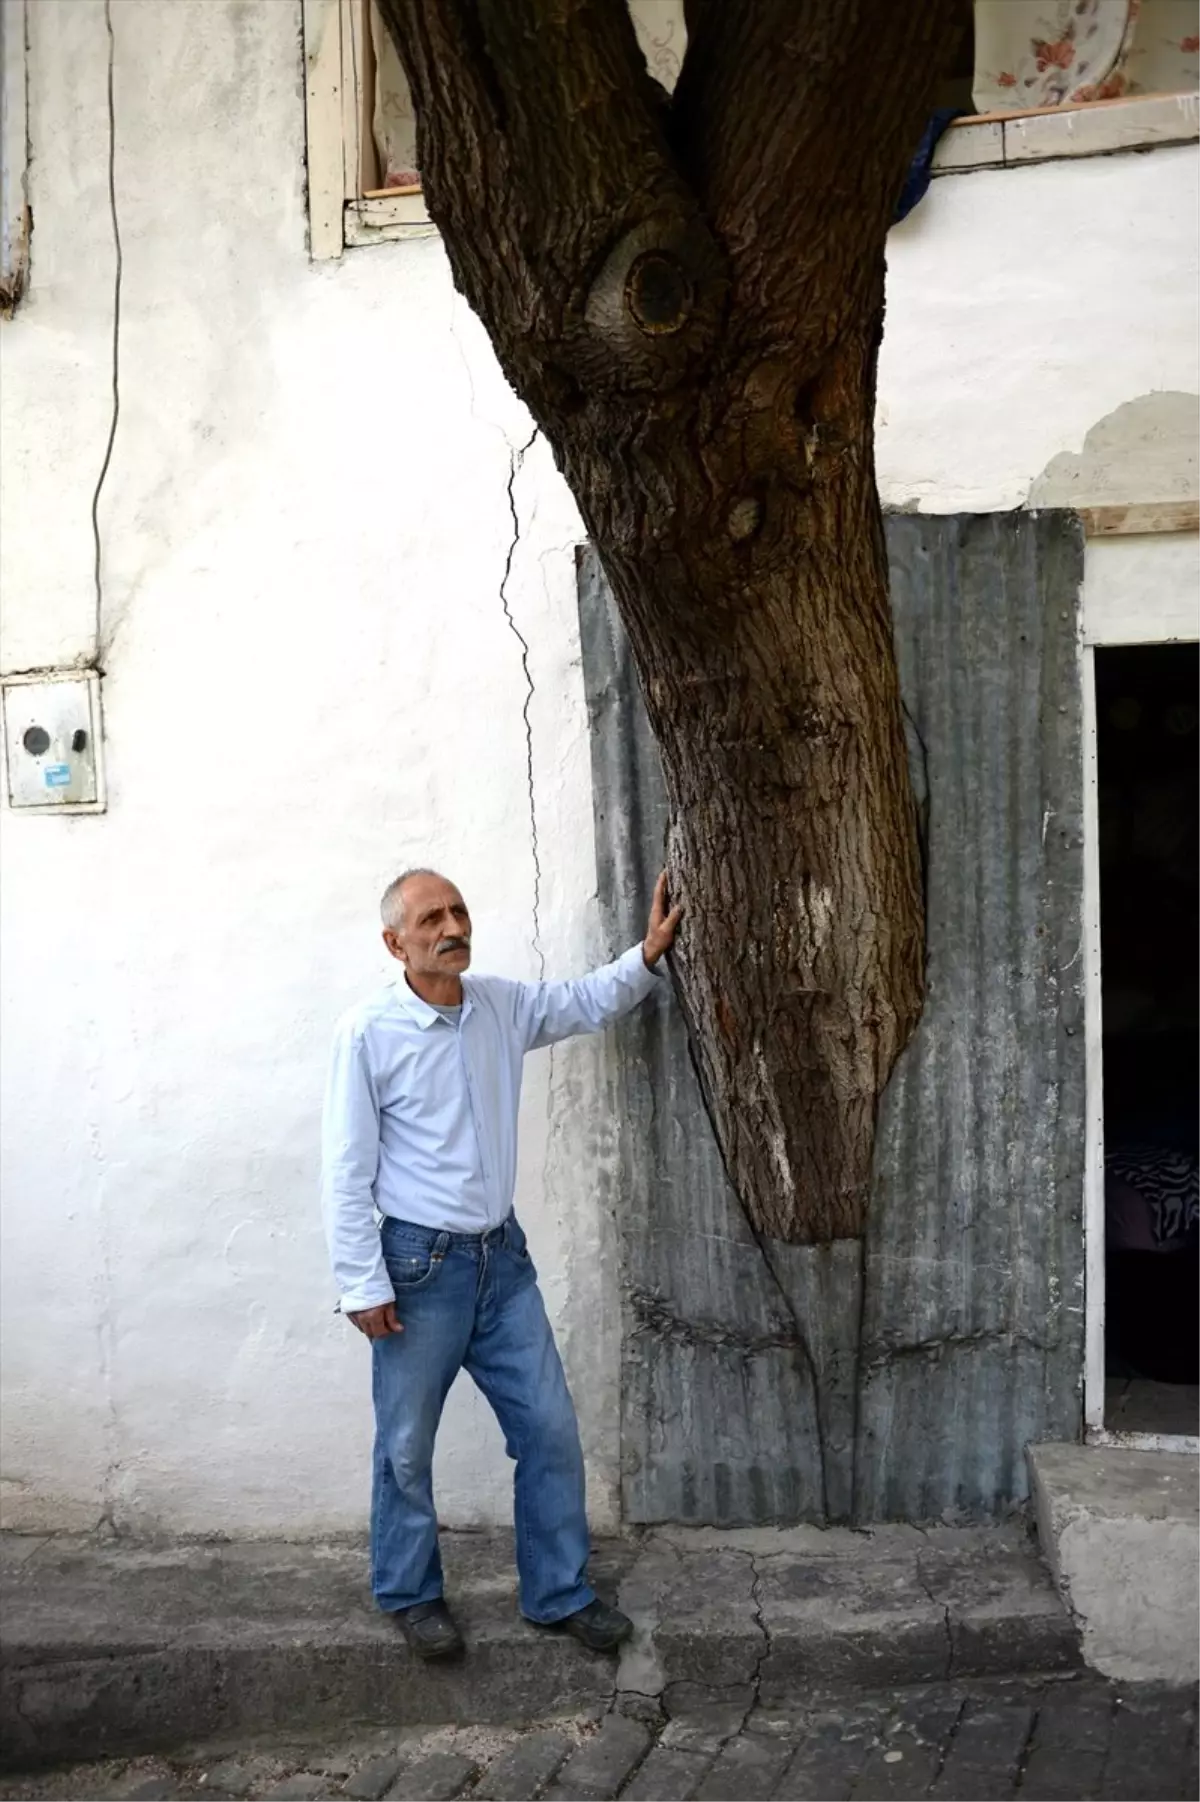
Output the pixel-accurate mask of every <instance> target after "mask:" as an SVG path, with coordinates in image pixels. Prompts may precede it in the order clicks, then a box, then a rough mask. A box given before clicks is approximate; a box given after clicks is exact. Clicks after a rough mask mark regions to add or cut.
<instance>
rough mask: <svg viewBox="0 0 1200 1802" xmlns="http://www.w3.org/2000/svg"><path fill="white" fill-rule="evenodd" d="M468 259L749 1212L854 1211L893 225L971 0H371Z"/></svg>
mask: <svg viewBox="0 0 1200 1802" xmlns="http://www.w3.org/2000/svg"><path fill="white" fill-rule="evenodd" d="M378 4H379V7H380V11H381V13H382V15H383V18H384V19H385V21H386V23H387V26H388V28H389V30H390V31H391V33H392V36H393V38H394V40H395V42H396V46H397V49H398V51H399V54H400V56H401V59H402V61H403V63H404V66H405V69H406V71H407V74H408V78H409V81H410V83H411V86H412V91H413V98H414V104H415V108H416V113H417V122H418V158H419V163H420V167H421V173H422V179H423V182H424V187H425V193H426V197H427V202H428V206H429V211H430V214H431V216H432V218H433V219H434V220H435V222H436V223H437V225H438V226H439V227H440V229H441V232H442V235H443V238H444V241H445V245H446V250H447V254H448V256H449V259H450V263H451V267H452V270H453V273H454V279H455V282H456V283H457V285H458V287H459V288H460V290H461V291H462V293H463V294H464V295H465V296H466V298H467V300H468V301H469V302H470V304H471V305H472V307H473V308H474V309H475V311H476V312H477V313H478V314H479V316H480V318H481V319H482V321H483V323H484V325H485V327H486V328H487V330H488V332H489V334H490V336H491V339H492V343H493V345H494V346H495V349H496V352H497V355H498V357H499V359H500V362H501V365H502V366H503V368H504V371H505V373H506V375H507V376H508V378H509V380H510V381H511V382H512V384H513V386H514V388H515V389H516V390H517V392H518V393H519V394H520V395H521V396H522V398H523V399H524V401H525V402H526V404H527V405H528V407H529V409H530V412H531V413H532V415H533V417H534V419H535V421H536V422H537V424H538V426H539V427H540V428H541V430H542V431H543V432H544V433H545V435H546V437H547V439H548V440H549V442H550V444H551V446H552V447H553V450H554V454H555V456H556V458H557V461H558V464H559V466H560V468H561V469H562V471H563V473H564V475H565V476H566V479H567V481H568V483H569V484H570V486H571V488H572V490H573V492H574V494H575V497H576V500H577V501H578V504H579V507H580V511H581V513H582V515H583V519H584V522H585V524H586V526H587V529H588V531H589V533H590V534H591V536H592V539H593V541H594V543H595V545H596V547H597V550H598V551H599V554H600V556H601V558H602V559H603V562H604V565H605V568H606V570H607V571H608V575H609V579H610V581H611V583H612V586H613V591H614V594H615V596H616V599H617V603H618V606H619V607H620V610H621V614H622V617H623V619H624V622H625V626H626V629H627V631H628V634H629V638H630V642H631V645H632V647H633V652H634V656H635V659H636V662H637V665H638V670H639V674H640V677H641V682H642V687H643V691H644V694H645V699H646V705H647V710H648V713H649V717H650V721H651V725H652V727H653V729H654V732H655V735H656V737H657V739H658V743H659V746H660V749H661V752H662V760H663V769H664V775H665V779H666V783H667V789H668V794H669V797H670V804H671V828H670V843H669V846H668V862H669V867H670V872H671V882H672V890H673V894H674V895H675V897H676V898H678V899H681V900H682V901H683V902H684V905H685V909H686V912H685V922H684V927H683V929H682V931H681V934H680V938H679V940H678V942H677V947H676V950H675V953H674V957H673V962H674V971H675V976H676V981H677V986H678V990H679V994H680V998H681V1000H682V1002H683V1005H684V1007H685V1010H686V1013H687V1018H688V1023H689V1028H690V1031H691V1035H692V1041H693V1046H694V1050H695V1054H696V1059H697V1064H698V1068H699V1071H700V1076H701V1081H702V1084H703V1087H704V1090H705V1093H706V1097H707V1100H708V1104H709V1108H710V1112H711V1115H712V1119H713V1124H714V1128H715V1130H716V1133H717V1137H718V1140H719V1142H720V1145H721V1150H722V1153H723V1156H724V1158H725V1162H726V1166H727V1168H728V1171H729V1175H730V1178H731V1180H732V1182H733V1184H734V1187H735V1188H736V1190H737V1192H738V1194H739V1196H740V1197H741V1200H742V1203H743V1206H744V1207H745V1208H746V1210H747V1213H748V1215H749V1217H750V1220H751V1222H752V1224H753V1225H754V1227H755V1228H756V1230H758V1231H760V1232H766V1233H769V1234H772V1235H774V1236H777V1237H779V1238H782V1239H787V1240H792V1241H797V1242H824V1241H828V1240H832V1239H837V1238H847V1237H857V1236H859V1235H860V1234H861V1233H862V1231H863V1228H864V1220H865V1211H866V1205H867V1194H868V1184H869V1178H870V1165H871V1151H872V1143H873V1137H874V1122H875V1113H876V1104H877V1100H878V1096H879V1094H880V1092H881V1091H882V1089H883V1087H884V1084H885V1083H886V1081H887V1078H888V1075H889V1072H890V1070H891V1068H892V1064H893V1062H894V1060H895V1058H896V1056H897V1054H898V1053H899V1051H900V1050H901V1049H902V1048H903V1046H904V1044H905V1042H906V1040H907V1039H908V1037H909V1035H910V1033H911V1032H912V1029H913V1027H914V1025H915V1023H916V1020H917V1017H918V1015H919V1012H920V1006H921V994H922V959H923V921H922V901H921V892H920V872H919V863H918V849H917V838H916V822H915V814H914V807H913V801H912V796H911V793H910V789H909V782H908V770H907V762H906V757H905V741H904V732H903V725H902V719H901V710H900V700H899V692H898V687H897V680H896V670H895V662H894V657H893V651H892V642H891V629H890V621H889V614H888V604H887V566H886V561H885V556H884V545H883V532H882V521H881V517H880V509H879V502H878V498H877V495H876V491H875V483H874V473H873V459H872V429H873V414H874V400H875V364H876V355H877V351H878V346H879V340H880V335H881V331H882V321H883V282H884V242H885V238H886V234H887V230H888V226H889V223H890V221H891V218H892V215H893V210H894V205H895V200H896V196H897V194H898V192H899V188H900V185H901V183H902V180H903V177H904V173H905V170H906V168H907V165H908V161H909V158H910V156H911V154H912V151H913V148H914V146H915V144H916V142H917V140H918V138H919V136H920V133H921V130H922V127H923V125H924V122H925V120H926V119H927V117H928V113H929V109H930V106H931V104H932V96H933V92H934V86H935V82H936V79H937V75H938V72H939V67H940V64H941V61H942V59H943V57H944V54H945V52H946V50H947V49H948V48H951V49H952V48H953V39H954V35H955V32H956V29H957V27H958V25H959V22H960V21H959V14H960V8H961V4H962V0H921V3H920V4H919V5H915V6H910V5H906V4H897V0H690V3H689V5H688V7H687V30H688V47H687V52H686V56H685V59H684V65H683V71H682V74H681V77H680V81H679V84H678V87H677V88H676V91H675V93H674V95H673V96H672V97H670V98H668V96H667V95H666V94H665V93H664V92H663V90H662V89H661V88H660V87H659V86H658V85H657V83H656V82H654V80H653V79H652V78H651V76H650V75H649V73H648V72H647V69H646V66H645V61H644V58H643V57H642V55H641V53H640V51H639V49H638V46H637V42H636V39H635V36H634V32H633V27H632V24H631V22H630V19H629V15H628V12H627V9H626V5H625V0H378Z"/></svg>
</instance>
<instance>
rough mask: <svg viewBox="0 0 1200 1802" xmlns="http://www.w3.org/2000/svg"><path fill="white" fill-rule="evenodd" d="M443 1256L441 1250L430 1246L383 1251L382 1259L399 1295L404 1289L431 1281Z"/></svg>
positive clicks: (440, 1264)
mask: <svg viewBox="0 0 1200 1802" xmlns="http://www.w3.org/2000/svg"><path fill="white" fill-rule="evenodd" d="M444 1256H445V1254H444V1253H443V1252H440V1251H436V1250H434V1248H433V1247H432V1246H426V1247H423V1248H422V1249H421V1250H419V1251H418V1250H416V1249H414V1250H412V1251H411V1252H410V1251H406V1250H397V1251H385V1252H384V1254H383V1261H384V1264H385V1265H386V1266H387V1273H388V1277H389V1279H390V1280H391V1285H392V1288H393V1289H394V1290H395V1291H396V1294H397V1295H399V1294H400V1293H401V1291H402V1290H405V1289H420V1288H423V1287H424V1285H425V1284H426V1283H431V1282H432V1281H433V1279H434V1277H435V1276H436V1275H437V1273H438V1271H439V1270H440V1269H441V1267H442V1259H443V1257H444Z"/></svg>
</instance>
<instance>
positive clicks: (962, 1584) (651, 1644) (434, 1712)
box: [0, 1523, 1079, 1766]
mask: <svg viewBox="0 0 1200 1802" xmlns="http://www.w3.org/2000/svg"><path fill="white" fill-rule="evenodd" d="M443 1553H444V1559H445V1563H446V1571H447V1593H448V1596H449V1599H450V1600H451V1602H452V1604H453V1605H454V1607H455V1609H456V1612H457V1614H458V1616H459V1618H460V1620H461V1621H462V1624H463V1627H464V1629H465V1631H466V1634H467V1638H468V1641H469V1646H470V1651H469V1654H468V1658H467V1660H466V1662H465V1663H463V1664H462V1665H459V1666H452V1667H443V1668H441V1669H439V1668H437V1667H436V1666H435V1667H429V1666H423V1665H420V1664H418V1663H416V1662H415V1661H413V1660H411V1659H410V1658H409V1655H408V1653H407V1651H406V1650H405V1648H404V1646H403V1644H402V1642H401V1641H400V1640H399V1637H398V1635H397V1633H396V1629H395V1627H394V1625H393V1624H392V1623H391V1622H389V1621H388V1620H387V1619H386V1618H384V1617H382V1616H380V1615H378V1614H377V1613H375V1612H374V1611H373V1610H372V1607H371V1604H370V1598H369V1594H368V1587H367V1568H366V1555H365V1551H364V1550H363V1548H362V1547H361V1546H358V1545H346V1544H326V1545H317V1544H301V1545H292V1544H284V1543H274V1542H262V1541H242V1542H233V1543H209V1542H204V1543H188V1544H180V1543H148V1542H145V1541H129V1540H122V1539H112V1538H107V1539H99V1538H76V1537H69V1538H68V1537H54V1538H44V1539H36V1538H26V1537H18V1536H14V1535H5V1536H2V1537H0V1729H2V1731H3V1758H4V1760H5V1762H7V1763H8V1764H10V1765H13V1764H20V1765H25V1766H31V1765H33V1764H35V1763H39V1762H44V1761H47V1760H51V1759H65V1758H80V1757H94V1756H99V1755H101V1754H104V1753H112V1752H130V1751H149V1750H155V1749H160V1748H167V1747H171V1746H175V1745H180V1744H183V1743H185V1742H187V1741H195V1740H199V1739H202V1738H205V1737H213V1736H217V1735H230V1734H233V1735H236V1734H237V1733H239V1732H248V1731H253V1732H256V1733H267V1732H273V1731H281V1730H286V1729H288V1728H289V1727H292V1726H295V1725H297V1724H303V1726H304V1727H305V1729H306V1730H308V1731H311V1730H313V1728H315V1727H317V1726H319V1725H320V1724H321V1723H323V1722H324V1723H328V1724H329V1725H330V1726H336V1727H343V1726H344V1725H345V1724H346V1723H347V1722H361V1723H364V1724H368V1725H376V1724H389V1725H405V1724H409V1723H414V1724H415V1723H418V1722H421V1723H431V1722H438V1721H444V1722H459V1723H468V1722H470V1723H487V1722H512V1721H521V1720H532V1719H540V1718H544V1717H545V1716H547V1715H548V1714H551V1713H556V1712H561V1713H570V1712H572V1711H579V1710H581V1709H586V1708H588V1707H590V1706H594V1705H596V1704H607V1703H608V1702H610V1701H611V1700H612V1699H613V1697H614V1695H616V1696H617V1697H618V1698H620V1697H621V1696H623V1695H624V1696H627V1697H628V1698H629V1699H630V1700H631V1701H632V1699H633V1698H634V1697H636V1696H639V1695H640V1696H645V1697H654V1698H662V1697H664V1696H668V1697H669V1696H670V1695H674V1696H676V1698H678V1697H679V1696H681V1695H685V1694H686V1693H687V1688H688V1686H698V1687H699V1688H703V1689H704V1690H705V1691H707V1692H711V1691H713V1690H719V1691H721V1692H722V1694H723V1696H724V1697H725V1699H726V1700H727V1701H728V1704H729V1706H730V1708H733V1709H735V1710H741V1711H743V1712H744V1711H745V1709H746V1708H748V1707H749V1705H750V1703H751V1701H755V1702H757V1703H758V1705H759V1706H760V1707H763V1708H768V1709H769V1708H774V1707H786V1706H789V1705H791V1704H793V1703H794V1702H795V1701H796V1699H797V1698H798V1697H801V1696H803V1697H808V1698H811V1697H812V1696H813V1695H815V1694H819V1693H828V1692H831V1691H836V1690H838V1689H845V1688H855V1689H880V1688H883V1687H886V1686H895V1685H902V1684H908V1683H928V1682H931V1681H938V1680H942V1679H945V1678H947V1677H954V1678H960V1677H976V1676H993V1675H1008V1674H1011V1673H1028V1672H1051V1671H1060V1670H1065V1669H1069V1668H1073V1667H1074V1666H1076V1665H1077V1664H1078V1662H1079V1652H1078V1644H1077V1638H1076V1633H1075V1630H1074V1627H1073V1625H1072V1623H1071V1621H1070V1618H1069V1616H1068V1615H1067V1614H1066V1612H1065V1610H1064V1609H1063V1607H1062V1604H1061V1602H1060V1601H1059V1599H1058V1596H1057V1594H1056V1592H1055V1590H1054V1587H1053V1584H1052V1582H1051V1580H1050V1577H1049V1574H1048V1572H1047V1571H1046V1569H1045V1567H1044V1565H1043V1564H1042V1562H1041V1560H1040V1558H1039V1557H1038V1555H1037V1551H1036V1548H1035V1547H1034V1545H1033V1543H1032V1541H1031V1540H1030V1538H1029V1536H1028V1534H1027V1533H1026V1531H1025V1529H1024V1527H1023V1526H1022V1525H1020V1524H1018V1523H1013V1524H1011V1525H1008V1526H999V1527H980V1528H929V1529H917V1528H913V1527H906V1526H887V1527H879V1528H877V1529H874V1530H872V1531H870V1532H851V1531H849V1530H843V1529H836V1528H835V1529H825V1530H823V1529H818V1528H813V1527H794V1528H784V1529H771V1528H754V1529H742V1530H736V1529H734V1530H718V1529H705V1528H700V1529H695V1528H692V1529H687V1528H660V1529H656V1530H653V1531H648V1532H643V1533H640V1534H638V1535H636V1536H633V1535H631V1536H630V1537H628V1538H625V1539H621V1540H608V1541H603V1542H601V1543H600V1544H599V1545H598V1546H597V1548H596V1551H595V1555H594V1558H593V1574H594V1579H595V1581H596V1584H597V1587H598V1589H599V1590H600V1591H601V1593H602V1594H605V1595H607V1596H608V1597H610V1598H612V1597H615V1598H616V1599H618V1600H619V1601H620V1604H621V1606H622V1607H624V1608H625V1610H626V1611H627V1613H629V1614H630V1616H631V1617H632V1618H633V1620H634V1622H635V1627H636V1631H635V1634H634V1637H633V1639H632V1641H631V1642H630V1643H629V1644H628V1645H627V1646H626V1647H625V1648H623V1651H622V1655H621V1658H620V1660H619V1661H613V1660H608V1659H597V1658H595V1657H593V1656H591V1655H590V1654H588V1653H587V1652H585V1651H583V1649H582V1648H581V1647H579V1646H577V1645H576V1644H575V1643H574V1642H573V1641H571V1640H569V1639H566V1638H565V1637H564V1636H562V1635H558V1634H548V1633H545V1632H543V1631H539V1630H538V1629H537V1628H534V1627H531V1626H529V1625H527V1624H526V1623H525V1622H524V1621H522V1620H521V1619H520V1617H519V1615H518V1613H517V1607H516V1593H515V1590H516V1586H515V1576H514V1572H513V1567H512V1547H511V1539H510V1536H509V1535H507V1534H500V1533H494V1534H493V1533H447V1534H445V1535H444V1536H443Z"/></svg>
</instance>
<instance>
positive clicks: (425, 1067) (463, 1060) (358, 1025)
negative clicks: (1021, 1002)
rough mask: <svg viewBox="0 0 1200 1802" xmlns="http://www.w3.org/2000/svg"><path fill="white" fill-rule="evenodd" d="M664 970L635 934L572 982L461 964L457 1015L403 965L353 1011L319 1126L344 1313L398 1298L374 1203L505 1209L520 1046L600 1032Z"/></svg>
mask: <svg viewBox="0 0 1200 1802" xmlns="http://www.w3.org/2000/svg"><path fill="white" fill-rule="evenodd" d="M658 980H660V978H659V977H658V976H657V975H656V973H655V971H653V970H649V969H647V968H646V964H645V960H644V959H643V957H642V947H641V946H640V945H635V946H634V947H633V949H632V950H630V951H626V952H625V954H624V956H623V957H619V958H618V959H617V960H616V962H615V963H611V964H606V965H605V966H604V968H603V969H600V970H593V971H592V973H591V975H590V976H581V977H579V978H578V979H577V980H575V981H572V982H508V981H506V980H505V979H504V978H503V977H499V976H471V975H467V976H464V977H463V979H462V990H463V1000H462V1011H461V1014H460V1016H459V1018H458V1020H457V1022H454V1021H452V1020H448V1019H446V1018H445V1016H444V1015H442V1014H440V1013H439V1012H438V1010H437V1009H436V1008H434V1007H430V1006H429V1005H428V1004H427V1003H426V1002H424V1001H422V1000H421V997H420V996H419V995H417V994H415V993H414V992H413V990H412V989H410V988H409V986H408V983H407V982H406V981H405V979H404V977H403V976H400V977H398V978H397V979H396V981H395V982H394V983H391V984H389V985H388V987H387V988H386V989H384V990H383V991H382V993H381V994H379V995H377V996H375V997H373V998H372V999H371V1000H369V1001H364V1002H362V1003H360V1004H359V1006H357V1007H355V1008H352V1009H351V1011H350V1012H349V1013H348V1014H346V1015H345V1016H344V1018H343V1019H342V1020H341V1021H340V1022H339V1025H338V1028H337V1032H336V1035H335V1038H334V1046H333V1058H332V1061H331V1064H330V1069H329V1081H328V1085H327V1087H326V1091H325V1115H324V1127H323V1133H322V1207H323V1212H324V1217H325V1232H326V1237H327V1238H328V1240H329V1251H330V1257H331V1259H332V1262H333V1273H334V1278H335V1280H336V1282H337V1285H338V1288H339V1289H340V1291H341V1305H342V1310H343V1312H344V1313H352V1312H356V1311H357V1310H359V1309H362V1308H377V1307H379V1306H381V1304H382V1303H384V1302H389V1301H391V1300H392V1299H393V1291H392V1285H391V1283H390V1281H389V1280H388V1274H387V1270H386V1268H385V1266H384V1262H383V1254H382V1249H381V1245H380V1238H379V1227H378V1224H377V1218H376V1214H377V1211H378V1213H379V1214H391V1215H394V1216H395V1218H396V1219H398V1220H409V1221H412V1222H414V1223H415V1224H416V1225H418V1226H429V1227H433V1228H435V1229H436V1230H437V1231H438V1232H443V1231H444V1232H452V1233H484V1232H488V1231H490V1230H491V1228H492V1227H495V1226H499V1225H500V1224H501V1222H502V1221H504V1220H505V1219H507V1217H508V1214H509V1212H510V1210H511V1208H512V1200H513V1188H514V1185H515V1182H516V1172H517V1106H518V1103H519V1101H520V1097H521V1066H522V1061H523V1059H524V1056H525V1053H526V1052H527V1051H535V1050H537V1048H538V1047H539V1046H541V1045H552V1044H554V1042H555V1041H556V1040H557V1039H565V1038H569V1037H571V1035H572V1034H574V1033H578V1032H599V1031H600V1030H601V1029H602V1028H603V1027H605V1026H607V1025H609V1024H610V1022H611V1021H613V1020H617V1019H619V1018H620V1017H621V1015H622V1014H625V1013H628V1012H629V1010H630V1008H632V1007H636V1006H637V1004H638V1002H639V1001H641V1000H643V999H644V998H645V997H646V996H647V995H648V994H649V993H650V991H651V989H652V988H653V987H654V985H655V983H656V982H657V981H658Z"/></svg>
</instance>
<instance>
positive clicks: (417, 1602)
mask: <svg viewBox="0 0 1200 1802" xmlns="http://www.w3.org/2000/svg"><path fill="white" fill-rule="evenodd" d="M442 1600H444V1595H443V1592H442V1590H441V1589H435V1590H433V1591H431V1593H430V1594H429V1595H421V1596H414V1597H413V1599H412V1601H411V1602H393V1601H386V1602H385V1601H384V1600H383V1598H382V1597H381V1596H376V1597H375V1606H376V1608H378V1610H379V1612H380V1613H381V1614H406V1613H407V1612H408V1610H409V1609H410V1608H420V1607H421V1605H422V1603H424V1602H440V1601H442Z"/></svg>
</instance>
